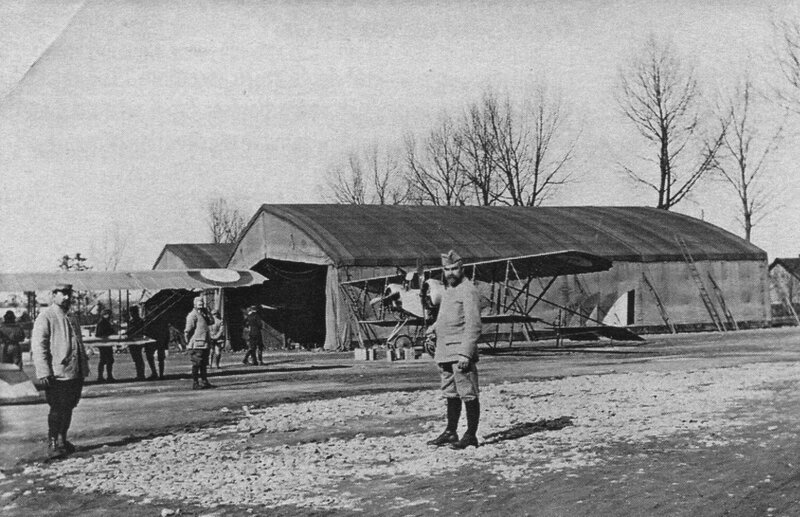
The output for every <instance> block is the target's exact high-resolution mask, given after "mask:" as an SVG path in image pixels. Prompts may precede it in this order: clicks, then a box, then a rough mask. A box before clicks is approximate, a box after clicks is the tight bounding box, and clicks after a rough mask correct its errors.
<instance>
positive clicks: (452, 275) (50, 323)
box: [31, 250, 481, 455]
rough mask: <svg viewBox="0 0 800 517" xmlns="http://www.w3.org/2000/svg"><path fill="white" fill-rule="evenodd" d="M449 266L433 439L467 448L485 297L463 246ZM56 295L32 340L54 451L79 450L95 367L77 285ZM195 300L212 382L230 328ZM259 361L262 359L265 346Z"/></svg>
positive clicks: (59, 288) (198, 370)
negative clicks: (439, 413) (77, 429)
mask: <svg viewBox="0 0 800 517" xmlns="http://www.w3.org/2000/svg"><path fill="white" fill-rule="evenodd" d="M442 267H443V272H444V279H445V284H446V288H445V291H444V294H443V296H442V301H441V305H440V307H439V312H438V316H437V319H436V322H435V323H434V324H433V325H431V326H430V328H429V329H428V335H429V338H430V339H435V341H436V353H435V355H434V361H435V363H436V364H437V367H438V371H439V376H440V380H441V391H442V395H443V396H444V399H445V401H446V406H445V407H446V411H445V414H446V419H447V425H446V427H445V430H444V431H443V432H442V433H441V434H440V435H439V436H438V437H436V438H434V439H433V440H430V441H429V442H428V445H431V446H435V447H441V446H445V445H448V446H450V447H451V448H454V449H465V448H467V447H470V446H472V447H477V446H478V439H477V430H478V422H479V420H480V403H479V398H478V394H479V386H478V369H477V363H478V345H477V343H478V338H479V337H480V333H481V317H480V303H479V296H478V291H477V289H476V288H475V286H474V285H473V283H472V281H470V280H469V279H467V278H466V277H465V276H464V270H463V262H462V260H461V257H459V256H458V254H456V253H455V252H454V251H452V250H451V251H449V252H448V253H446V254H442ZM52 297H53V303H52V304H51V305H50V306H49V307H47V308H46V309H45V310H43V311H42V312H41V313H40V314H39V316H38V317H37V318H36V321H35V323H34V326H33V333H32V340H31V341H32V354H33V362H34V365H35V368H36V376H37V378H38V384H39V386H40V387H41V388H42V389H44V391H45V397H46V400H47V403H48V405H49V407H50V412H49V414H48V418H47V423H48V449H49V451H50V453H51V454H52V455H58V454H64V453H70V452H72V451H74V450H75V447H74V445H73V444H72V443H70V442H69V441H68V440H67V433H68V431H69V427H70V423H71V421H72V412H73V410H74V408H75V407H76V406H77V404H78V402H79V401H80V398H81V391H82V388H83V382H84V379H85V378H86V377H87V376H88V375H89V360H88V357H87V355H86V349H85V347H84V345H83V340H82V339H81V332H80V327H79V326H78V325H77V324H76V323H75V322H74V320H73V319H72V318H71V317H70V316H69V315H68V312H69V308H70V304H71V301H72V286H70V285H68V284H59V285H56V286H55V287H54V288H53V290H52ZM193 304H194V307H193V309H192V311H191V312H190V313H189V315H188V316H187V317H186V326H185V329H184V335H185V338H186V342H187V349H188V351H189V357H190V359H191V362H192V381H193V385H192V387H193V389H208V388H213V387H214V386H213V385H212V384H211V383H210V382H209V381H208V376H207V375H208V365H209V356H210V354H211V352H212V350H213V349H214V347H215V346H216V343H218V342H219V340H220V339H221V336H223V335H224V332H225V331H224V323H223V320H222V318H221V317H220V315H219V313H215V314H214V315H212V314H210V313H209V311H208V310H207V309H206V307H205V300H204V299H203V298H202V297H197V298H195V299H194V302H193ZM137 315H138V314H137ZM256 319H257V315H256V311H255V309H254V308H252V307H251V310H248V315H247V319H246V326H245V328H246V329H247V330H246V335H247V337H248V338H249V339H248V354H251V353H252V358H253V360H254V361H255V360H256V353H257V352H258V351H260V349H261V348H262V347H260V346H259V343H260V341H259V340H260V339H261V338H260V335H258V336H256V329H257V330H258V333H259V334H260V330H261V327H260V325H257V322H256ZM251 320H252V321H251ZM249 333H252V334H253V335H252V336H251V335H249ZM218 353H219V352H218ZM217 357H219V355H217ZM245 360H247V356H246V357H245ZM258 361H261V357H260V354H259V357H258ZM217 364H219V363H217ZM462 403H463V406H464V408H465V410H466V418H467V429H466V431H465V432H464V434H463V435H462V436H461V437H460V438H459V436H458V423H459V420H460V416H461V408H462Z"/></svg>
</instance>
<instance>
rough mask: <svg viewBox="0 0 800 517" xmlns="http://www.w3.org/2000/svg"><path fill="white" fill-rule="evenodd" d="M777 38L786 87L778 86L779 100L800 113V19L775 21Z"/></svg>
mask: <svg viewBox="0 0 800 517" xmlns="http://www.w3.org/2000/svg"><path fill="white" fill-rule="evenodd" d="M772 27H773V30H774V32H775V36H776V39H777V42H778V43H777V45H776V47H775V55H776V58H777V62H778V66H779V68H780V71H781V73H782V74H783V77H784V78H785V79H786V84H785V87H780V86H778V87H776V88H775V93H776V94H777V97H778V100H779V101H781V103H782V104H783V105H784V106H785V107H787V108H788V109H791V110H792V111H794V112H796V113H800V21H798V20H797V19H794V18H789V17H786V18H781V19H780V20H776V21H773V23H772Z"/></svg>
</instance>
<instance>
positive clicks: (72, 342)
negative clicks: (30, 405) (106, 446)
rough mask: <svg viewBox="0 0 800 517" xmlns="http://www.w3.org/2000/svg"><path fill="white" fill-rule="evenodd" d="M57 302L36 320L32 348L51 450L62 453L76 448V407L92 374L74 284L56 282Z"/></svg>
mask: <svg viewBox="0 0 800 517" xmlns="http://www.w3.org/2000/svg"><path fill="white" fill-rule="evenodd" d="M52 297H53V303H51V304H50V306H49V307H47V308H46V309H45V310H43V311H42V312H41V313H40V314H39V316H38V317H37V318H36V321H35V322H34V324H33V332H32V335H31V352H32V355H33V364H34V366H35V368H36V377H37V378H38V382H37V384H38V385H39V386H40V387H42V388H44V392H45V398H46V400H47V404H48V405H49V406H50V413H49V414H48V415H47V427H48V453H49V454H50V455H51V456H58V455H61V454H65V453H71V452H73V451H75V446H74V445H72V443H70V442H69V441H68V440H67V431H69V427H70V424H71V423H72V411H73V410H74V409H75V406H77V405H78V402H79V401H80V399H81V391H82V390H83V380H84V378H86V377H87V376H88V375H89V358H88V357H87V355H86V349H85V348H84V346H83V340H82V339H81V330H80V327H79V326H78V324H77V322H75V321H74V320H73V319H72V317H71V316H69V314H68V313H69V308H70V305H71V303H72V286H71V285H70V284H56V285H55V286H54V287H53V290H52Z"/></svg>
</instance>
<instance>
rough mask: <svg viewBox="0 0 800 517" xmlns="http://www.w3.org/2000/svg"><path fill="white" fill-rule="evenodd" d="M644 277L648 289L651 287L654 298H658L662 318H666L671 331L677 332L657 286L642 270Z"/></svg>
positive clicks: (665, 321)
mask: <svg viewBox="0 0 800 517" xmlns="http://www.w3.org/2000/svg"><path fill="white" fill-rule="evenodd" d="M642 278H644V283H645V285H646V286H647V288H648V289H650V292H651V293H652V294H653V298H655V299H656V305H657V306H658V312H660V313H661V319H662V320H664V324H665V325H666V326H667V328H668V329H669V331H670V332H671V333H673V334H677V331H676V330H675V325H673V324H672V322H671V321H670V319H669V315H668V314H667V308H666V307H664V304H663V303H661V297H660V296H658V291H656V288H655V287H654V286H653V284H652V283H650V279H649V278H647V275H646V274H645V273H644V271H642Z"/></svg>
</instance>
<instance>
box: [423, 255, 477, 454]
mask: <svg viewBox="0 0 800 517" xmlns="http://www.w3.org/2000/svg"><path fill="white" fill-rule="evenodd" d="M442 266H443V270H444V280H445V282H444V283H445V289H444V292H443V294H442V302H441V305H440V306H439V314H438V316H437V318H436V322H435V323H434V324H433V325H431V327H430V328H429V329H428V333H429V334H430V335H435V337H436V353H435V355H434V358H433V360H434V361H435V362H436V364H437V366H438V368H439V375H440V377H441V389H442V395H444V398H445V400H446V401H447V427H446V428H445V430H444V432H443V433H442V434H441V435H439V436H438V437H437V438H434V439H433V440H431V441H429V442H428V445H435V446H437V447H441V446H443V445H448V444H449V445H450V447H451V448H453V449H465V448H467V447H469V446H470V445H471V446H473V447H477V446H478V437H477V434H476V433H477V431H478V421H479V420H480V403H479V402H478V368H477V363H478V338H479V337H480V335H481V311H480V297H479V295H478V290H477V289H476V288H475V285H474V284H473V283H472V281H471V280H469V279H468V278H465V277H464V270H463V262H462V260H461V257H459V256H458V254H457V253H456V252H455V251H453V250H450V251H449V252H448V253H446V254H442ZM462 401H463V403H464V407H465V409H466V411H467V430H466V432H465V433H464V435H463V436H462V437H461V439H459V438H458V420H459V418H460V417H461V403H462Z"/></svg>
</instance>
